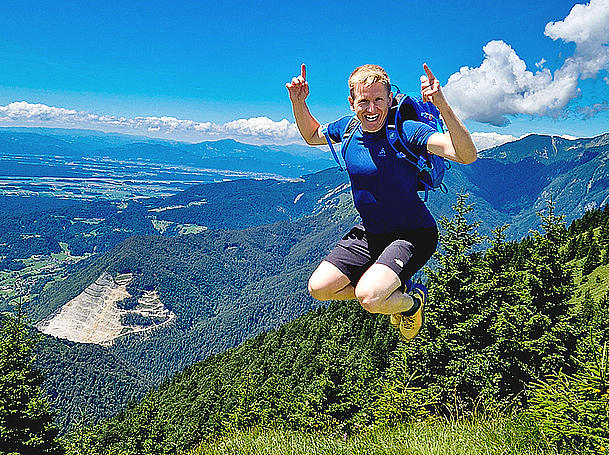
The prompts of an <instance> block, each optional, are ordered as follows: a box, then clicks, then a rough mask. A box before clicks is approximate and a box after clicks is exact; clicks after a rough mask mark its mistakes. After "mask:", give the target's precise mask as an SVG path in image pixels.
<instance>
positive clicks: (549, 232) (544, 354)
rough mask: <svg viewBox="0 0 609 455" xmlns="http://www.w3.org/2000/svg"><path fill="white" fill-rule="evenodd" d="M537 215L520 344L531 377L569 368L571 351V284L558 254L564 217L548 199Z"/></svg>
mask: <svg viewBox="0 0 609 455" xmlns="http://www.w3.org/2000/svg"><path fill="white" fill-rule="evenodd" d="M538 215H539V216H540V217H541V220H542V223H541V226H542V228H543V231H544V233H540V232H537V231H534V232H533V237H534V240H535V243H534V246H533V248H532V249H531V254H530V257H529V260H528V261H527V264H526V271H527V273H528V275H529V279H528V284H529V290H530V291H529V292H530V295H531V301H530V308H529V309H530V316H529V317H528V321H527V323H526V326H525V332H526V333H525V337H526V339H527V341H526V342H524V343H522V346H523V348H524V352H525V353H526V355H528V356H529V357H530V358H531V359H532V360H533V362H531V363H530V365H531V366H532V367H534V368H533V371H531V375H532V376H533V377H535V376H538V375H543V374H549V373H552V372H555V371H558V370H560V369H561V368H565V367H572V364H571V362H572V359H571V355H572V353H573V352H574V350H575V335H574V333H573V330H574V328H573V327H572V326H570V325H569V324H568V323H567V322H566V319H565V318H566V317H567V312H568V308H569V303H568V302H569V299H570V297H571V295H572V293H573V286H574V285H573V274H572V270H571V269H570V267H569V266H568V265H567V264H566V263H565V261H564V259H563V258H562V257H561V255H560V250H561V248H562V246H563V244H564V243H565V240H566V237H567V231H566V229H565V228H564V223H563V220H564V217H563V216H556V215H555V214H554V203H553V202H552V201H548V204H547V207H546V211H545V212H540V213H538ZM585 237H586V238H587V236H585Z"/></svg>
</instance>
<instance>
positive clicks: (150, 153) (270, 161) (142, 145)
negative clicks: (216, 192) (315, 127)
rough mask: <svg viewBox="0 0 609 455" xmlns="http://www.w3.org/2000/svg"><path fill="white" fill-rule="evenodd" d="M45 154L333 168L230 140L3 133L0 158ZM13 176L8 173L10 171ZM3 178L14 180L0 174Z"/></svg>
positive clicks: (303, 151) (308, 157) (297, 152)
mask: <svg viewBox="0 0 609 455" xmlns="http://www.w3.org/2000/svg"><path fill="white" fill-rule="evenodd" d="M5 154H10V155H20V154H21V155H46V156H64V157H76V158H84V157H89V158H109V159H113V160H119V161H145V162H154V163H158V164H164V165H168V164H171V165H178V166H191V167H194V168H199V169H219V170H231V171H248V172H256V173H264V174H276V175H278V176H283V177H299V176H301V175H303V174H307V173H311V172H316V171H319V170H322V169H326V168H327V167H329V166H331V165H332V164H331V163H332V162H333V160H332V158H331V156H329V155H328V154H327V153H325V152H324V151H323V150H320V149H319V148H315V147H306V146H300V145H288V146H273V145H269V146H258V145H248V144H242V143H238V142H236V141H234V140H231V139H225V140H219V141H208V142H201V143H197V144H191V143H187V142H176V141H169V140H160V139H151V138H147V137H139V136H128V135H122V134H117V133H112V134H109V133H101V132H97V131H89V130H64V129H46V128H0V156H2V155H5ZM9 172H10V171H9ZM0 175H10V173H5V174H3V173H2V169H1V168H0Z"/></svg>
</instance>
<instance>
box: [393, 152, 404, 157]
mask: <svg viewBox="0 0 609 455" xmlns="http://www.w3.org/2000/svg"><path fill="white" fill-rule="evenodd" d="M395 156H397V157H398V158H406V155H404V154H403V153H402V152H397V153H396V154H395Z"/></svg>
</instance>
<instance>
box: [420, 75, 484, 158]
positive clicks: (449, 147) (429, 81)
mask: <svg viewBox="0 0 609 455" xmlns="http://www.w3.org/2000/svg"><path fill="white" fill-rule="evenodd" d="M423 69H424V70H425V73H426V76H421V95H422V96H423V101H431V102H432V103H433V104H434V105H435V106H436V107H437V108H438V110H439V111H440V114H442V118H443V119H444V123H445V124H446V127H447V128H448V134H446V133H445V134H441V133H438V134H432V135H431V136H430V138H429V140H428V142H427V148H428V150H429V151H430V152H431V153H433V154H435V155H440V156H443V157H444V158H447V159H449V160H452V161H456V162H457V163H462V164H469V163H472V162H474V161H476V158H477V157H478V151H477V150H476V146H475V145H474V141H473V140H472V137H471V135H470V134H469V131H467V128H466V127H465V125H463V123H462V122H461V120H459V118H458V117H457V115H456V114H455V112H454V111H453V110H452V108H451V107H450V105H449V104H448V102H447V101H446V98H444V93H442V88H441V87H440V82H439V81H438V80H437V79H436V78H435V76H434V75H433V73H432V72H431V70H430V69H429V67H428V66H427V64H426V63H424V64H423Z"/></svg>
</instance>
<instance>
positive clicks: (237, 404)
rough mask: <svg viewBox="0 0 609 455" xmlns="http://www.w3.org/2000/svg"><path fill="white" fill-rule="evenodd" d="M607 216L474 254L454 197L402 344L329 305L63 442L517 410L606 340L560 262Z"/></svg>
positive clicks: (340, 427) (152, 441)
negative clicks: (417, 314)
mask: <svg viewBox="0 0 609 455" xmlns="http://www.w3.org/2000/svg"><path fill="white" fill-rule="evenodd" d="M608 214H609V211H599V212H597V213H596V219H597V220H598V222H597V223H594V222H592V221H591V219H592V218H593V217H589V219H588V220H587V221H586V222H585V223H583V224H579V226H575V227H574V228H573V229H571V230H567V229H566V228H565V226H564V224H562V222H561V217H559V216H557V215H556V213H555V212H554V211H553V207H552V206H549V207H548V210H547V211H546V212H545V213H544V214H543V216H542V218H541V219H540V224H541V226H540V228H539V230H538V231H537V232H536V233H535V234H534V235H532V236H530V237H528V238H526V239H523V240H522V241H520V242H507V241H506V240H505V238H504V236H503V229H498V230H496V232H495V236H494V238H493V240H492V242H491V245H490V246H489V247H488V248H487V249H485V250H483V251H475V246H476V244H477V243H478V242H479V241H480V238H479V237H478V235H477V232H476V226H477V222H476V221H475V220H474V221H472V220H471V214H470V207H468V206H467V205H465V199H464V198H460V199H459V201H458V203H457V204H456V206H455V214H454V216H453V217H452V218H450V219H444V220H443V221H442V226H443V235H442V239H441V240H442V247H441V254H440V255H439V257H438V263H439V265H438V268H437V269H436V270H435V271H428V273H429V275H430V276H429V281H428V284H429V286H430V299H429V302H428V305H427V312H426V313H427V323H426V326H425V327H424V329H423V331H422V332H421V334H420V335H419V336H418V337H417V338H416V339H415V340H414V341H413V342H411V343H398V342H397V339H398V337H397V335H396V333H395V332H393V331H392V329H390V328H389V326H388V325H387V318H386V317H384V316H380V315H371V314H368V313H366V312H365V311H364V310H362V309H361V308H360V307H359V305H358V304H357V302H353V301H351V302H331V303H330V304H329V306H328V307H327V308H326V307H321V308H318V309H316V310H312V311H310V312H309V313H307V314H305V315H303V316H302V317H300V318H298V319H296V320H294V321H292V322H289V323H287V324H285V325H283V326H281V327H280V328H277V329H275V330H272V331H270V332H268V333H263V334H260V335H258V336H257V337H256V338H254V339H252V340H249V341H247V342H245V343H243V344H242V345H240V346H239V347H237V348H234V349H231V350H229V351H226V352H224V353H221V354H218V355H215V356H212V357H209V358H208V359H206V360H205V361H203V362H201V363H198V364H195V365H193V366H191V367H188V368H186V369H185V370H183V371H182V372H180V373H178V374H176V375H175V376H174V377H173V378H172V379H171V380H168V381H166V382H164V383H163V384H162V386H161V387H160V388H159V389H158V390H157V391H155V392H151V393H150V394H149V395H148V396H147V397H146V398H145V399H144V400H142V401H141V402H140V403H138V404H137V405H133V406H130V407H129V408H127V409H126V410H125V411H124V412H122V413H120V414H119V415H118V416H116V417H115V418H113V419H110V420H108V421H105V422H102V423H100V424H99V425H98V426H96V427H93V428H91V429H89V430H87V431H86V432H85V433H84V434H82V433H79V434H74V435H73V439H72V441H73V442H74V443H76V442H78V441H80V442H81V443H82V442H83V441H84V442H85V443H86V444H87V446H88V447H90V448H91V449H92V452H93V453H100V454H101V453H110V452H107V451H112V450H114V451H122V452H124V453H145V454H152V453H176V452H177V451H179V450H184V449H188V448H190V447H193V446H194V445H195V444H197V443H198V441H200V440H210V439H213V438H215V437H216V436H217V435H220V434H223V433H224V432H227V431H233V430H235V429H242V428H250V427H251V426H257V425H260V426H263V427H274V428H276V427H278V428H282V427H288V428H295V429H299V430H306V429H319V428H324V429H326V430H330V431H334V432H336V433H338V434H343V433H346V434H350V433H352V432H358V431H361V430H363V429H365V428H369V427H370V426H375V425H382V424H393V423H396V422H400V421H417V419H423V418H425V416H426V415H429V414H435V415H444V416H446V415H448V416H460V415H467V414H468V413H469V412H475V411H476V410H478V411H479V410H480V409H481V408H484V407H485V406H488V407H489V408H492V409H497V408H500V407H502V406H506V405H509V406H516V409H526V407H527V400H528V398H529V395H528V394H527V390H528V389H529V387H530V386H531V385H532V384H533V383H535V382H536V381H539V380H540V379H542V378H544V377H546V375H548V374H551V373H555V372H558V371H562V372H564V373H568V374H570V373H574V372H576V371H577V369H578V368H579V367H581V365H584V364H585V363H586V362H587V361H589V360H591V359H593V358H594V352H595V351H596V349H597V348H598V347H599V346H602V345H603V343H606V342H607V341H609V339H607V334H608V333H609V330H608V328H609V320H607V318H606V317H604V316H603V315H605V314H606V313H607V310H609V298H608V297H607V296H606V295H605V296H604V297H603V298H601V299H600V300H598V301H593V300H592V301H591V300H590V299H587V300H586V299H584V301H582V300H580V299H578V298H577V290H576V288H575V285H574V281H573V277H574V273H573V272H574V267H575V268H576V269H577V268H579V267H580V266H581V263H580V262H570V263H567V259H568V247H567V245H568V242H569V239H570V238H573V236H576V237H579V236H581V235H587V234H586V233H587V232H589V231H590V229H592V230H593V231H594V230H596V234H593V236H592V238H593V241H596V242H598V243H599V244H600V245H603V247H602V248H601V249H602V250H606V247H607V241H606V238H605V237H603V236H601V235H600V232H599V229H601V226H605V225H607V222H608V221H609V215H608ZM603 257H605V258H607V257H608V256H607V255H606V253H605V255H604V256H603ZM598 265H599V266H601V262H599V263H598ZM396 347H397V349H396ZM575 357H577V358H578V361H576V360H575ZM593 415H597V414H593ZM336 433H335V434H336Z"/></svg>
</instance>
